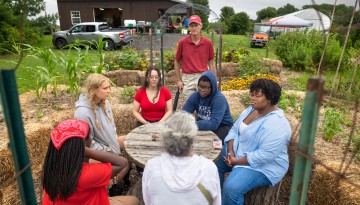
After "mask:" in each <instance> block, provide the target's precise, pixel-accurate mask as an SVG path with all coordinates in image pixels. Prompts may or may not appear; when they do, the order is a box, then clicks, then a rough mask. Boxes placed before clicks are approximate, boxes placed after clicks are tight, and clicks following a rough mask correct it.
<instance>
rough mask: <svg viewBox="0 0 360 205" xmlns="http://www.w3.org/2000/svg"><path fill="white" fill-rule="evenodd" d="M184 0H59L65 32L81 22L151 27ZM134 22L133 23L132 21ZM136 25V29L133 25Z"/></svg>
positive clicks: (60, 14)
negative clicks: (126, 22)
mask: <svg viewBox="0 0 360 205" xmlns="http://www.w3.org/2000/svg"><path fill="white" fill-rule="evenodd" d="M184 2H185V1H181V0H123V1H118V0H57V4H58V13H59V16H60V27H61V30H67V29H69V28H70V27H72V26H73V25H75V24H78V23H81V22H92V21H101V22H107V23H108V24H109V25H110V26H111V27H113V28H118V27H121V26H129V25H125V23H124V22H125V20H127V21H128V22H133V20H135V22H141V23H145V24H151V23H152V22H155V21H156V20H157V19H159V17H160V16H162V15H163V14H164V13H165V12H166V10H167V9H169V8H171V7H172V6H175V5H177V4H182V3H184ZM129 20H130V21H129ZM131 25H132V26H135V25H133V24H131Z"/></svg>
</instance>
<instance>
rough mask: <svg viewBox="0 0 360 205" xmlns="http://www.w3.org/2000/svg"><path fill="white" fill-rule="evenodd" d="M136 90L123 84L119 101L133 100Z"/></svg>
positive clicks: (128, 101)
mask: <svg viewBox="0 0 360 205" xmlns="http://www.w3.org/2000/svg"><path fill="white" fill-rule="evenodd" d="M135 94H136V90H135V89H134V88H132V87H130V86H126V85H125V86H124V89H123V90H122V91H121V93H120V101H121V102H123V103H131V102H132V101H133V100H134V96H135Z"/></svg>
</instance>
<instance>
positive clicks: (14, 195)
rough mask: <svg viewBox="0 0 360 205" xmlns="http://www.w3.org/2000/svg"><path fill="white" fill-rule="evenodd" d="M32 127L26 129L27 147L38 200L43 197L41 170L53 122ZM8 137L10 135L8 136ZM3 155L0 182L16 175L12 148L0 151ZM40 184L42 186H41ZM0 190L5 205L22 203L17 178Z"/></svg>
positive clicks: (0, 154)
mask: <svg viewBox="0 0 360 205" xmlns="http://www.w3.org/2000/svg"><path fill="white" fill-rule="evenodd" d="M31 127H32V128H33V129H32V128H30V129H26V127H25V134H26V141H27V149H28V153H29V158H30V161H31V163H32V165H31V171H32V177H33V179H34V182H35V185H38V186H35V192H36V196H37V200H38V201H39V200H40V199H41V195H42V188H41V183H40V184H39V181H40V172H41V168H42V165H43V161H44V158H45V155H46V151H47V147H48V143H49V136H50V132H51V130H52V129H53V125H51V124H34V125H33V126H31ZM6 138H8V136H6ZM0 156H1V165H2V166H1V167H0V176H1V180H0V183H4V182H5V181H6V180H8V179H11V178H13V177H14V176H15V173H14V163H13V158H12V154H11V151H10V149H2V150H1V151H0ZM39 185H40V186H39ZM0 192H2V199H1V201H0V202H1V204H3V205H14V204H21V198H20V193H19V189H18V184H17V182H16V180H15V179H13V180H11V181H10V183H9V184H8V186H6V187H1V189H0Z"/></svg>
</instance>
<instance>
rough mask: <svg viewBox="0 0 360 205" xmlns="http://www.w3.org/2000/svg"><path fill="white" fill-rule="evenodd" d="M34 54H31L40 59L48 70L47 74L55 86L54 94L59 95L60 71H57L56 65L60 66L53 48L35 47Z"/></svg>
mask: <svg viewBox="0 0 360 205" xmlns="http://www.w3.org/2000/svg"><path fill="white" fill-rule="evenodd" d="M32 50H33V54H32V55H30V56H33V57H35V58H38V59H40V60H41V61H42V62H43V63H44V66H43V68H44V69H46V70H47V72H46V75H48V77H47V78H48V80H49V82H48V83H49V84H51V85H52V86H53V92H54V96H55V97H58V88H57V84H58V77H59V73H58V72H56V71H55V70H56V67H57V66H58V62H57V57H56V55H55V54H54V53H53V52H52V50H51V49H45V50H44V49H40V48H33V49H32Z"/></svg>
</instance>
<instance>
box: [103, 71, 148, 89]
mask: <svg viewBox="0 0 360 205" xmlns="http://www.w3.org/2000/svg"><path fill="white" fill-rule="evenodd" d="M104 75H105V76H106V77H108V78H109V79H111V81H113V82H114V83H115V84H116V85H117V86H124V85H127V86H131V85H142V82H143V80H144V73H143V71H139V70H114V71H110V72H107V73H105V74H104Z"/></svg>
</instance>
